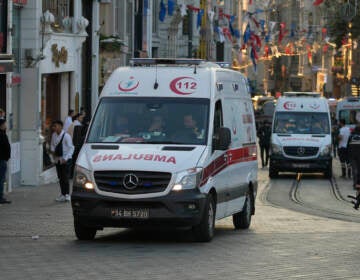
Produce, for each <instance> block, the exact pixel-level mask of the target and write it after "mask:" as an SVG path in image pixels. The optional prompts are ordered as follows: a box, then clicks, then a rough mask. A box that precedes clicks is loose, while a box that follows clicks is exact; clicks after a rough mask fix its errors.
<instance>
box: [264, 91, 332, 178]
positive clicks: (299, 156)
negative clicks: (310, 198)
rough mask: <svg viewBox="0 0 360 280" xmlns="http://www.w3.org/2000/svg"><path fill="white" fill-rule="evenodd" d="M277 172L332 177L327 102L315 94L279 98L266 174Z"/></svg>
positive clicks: (273, 174)
mask: <svg viewBox="0 0 360 280" xmlns="http://www.w3.org/2000/svg"><path fill="white" fill-rule="evenodd" d="M279 172H323V173H324V175H325V176H326V177H328V178H330V177H331V176H332V155H331V126H330V112H329V105H328V102H327V100H326V99H325V98H322V97H319V95H318V94H317V93H315V94H313V93H298V94H297V93H291V94H288V95H287V96H284V97H280V98H279V100H278V102H277V105H276V109H275V113H274V120H273V126H272V136H271V155H270V166H269V177H270V178H274V177H276V176H277V175H278V174H279Z"/></svg>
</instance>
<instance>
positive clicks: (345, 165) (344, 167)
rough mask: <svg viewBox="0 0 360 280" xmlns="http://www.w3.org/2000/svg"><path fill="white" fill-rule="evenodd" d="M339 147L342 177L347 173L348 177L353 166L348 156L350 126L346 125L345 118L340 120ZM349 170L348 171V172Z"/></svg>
mask: <svg viewBox="0 0 360 280" xmlns="http://www.w3.org/2000/svg"><path fill="white" fill-rule="evenodd" d="M339 126H340V129H339V136H338V139H339V144H338V145H339V148H338V155H339V159H340V163H341V177H342V178H346V174H347V175H348V177H349V178H350V177H351V166H350V162H349V156H348V142H349V137H350V128H349V127H347V126H345V120H344V119H340V121H339ZM346 171H347V172H346Z"/></svg>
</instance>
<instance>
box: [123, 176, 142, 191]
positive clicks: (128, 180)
mask: <svg viewBox="0 0 360 280" xmlns="http://www.w3.org/2000/svg"><path fill="white" fill-rule="evenodd" d="M123 185H124V188H125V189H128V190H133V189H135V188H136V187H137V186H138V185H139V178H138V177H137V176H136V175H135V174H126V175H125V176H124V179H123Z"/></svg>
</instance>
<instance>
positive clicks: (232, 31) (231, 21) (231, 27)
mask: <svg viewBox="0 0 360 280" xmlns="http://www.w3.org/2000/svg"><path fill="white" fill-rule="evenodd" d="M234 20H235V16H231V17H230V19H229V29H230V33H231V35H232V36H234V35H235V31H234V28H233V26H232V23H233V21H234Z"/></svg>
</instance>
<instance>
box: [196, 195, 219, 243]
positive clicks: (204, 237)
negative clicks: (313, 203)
mask: <svg viewBox="0 0 360 280" xmlns="http://www.w3.org/2000/svg"><path fill="white" fill-rule="evenodd" d="M215 207H216V206H215V200H214V197H213V196H212V195H211V194H209V196H208V198H207V200H206V203H205V209H204V214H203V217H202V218H201V221H200V224H198V225H196V226H194V227H193V233H194V237H195V240H196V241H198V242H209V241H211V239H212V238H213V237H214V232H215V211H216V210H215V209H216V208H215Z"/></svg>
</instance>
